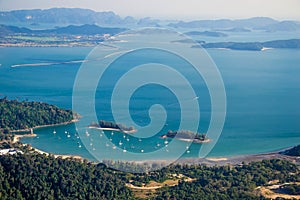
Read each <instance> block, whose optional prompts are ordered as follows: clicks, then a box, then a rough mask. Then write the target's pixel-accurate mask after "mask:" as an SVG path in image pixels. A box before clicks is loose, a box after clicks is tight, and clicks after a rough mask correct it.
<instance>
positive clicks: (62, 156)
mask: <svg viewBox="0 0 300 200" xmlns="http://www.w3.org/2000/svg"><path fill="white" fill-rule="evenodd" d="M31 150H33V151H34V152H37V153H39V154H45V155H46V156H50V155H53V156H54V158H62V159H67V158H73V159H76V160H80V161H83V160H84V158H83V157H81V156H78V155H63V154H52V153H48V152H45V151H43V150H40V149H37V148H35V147H31Z"/></svg>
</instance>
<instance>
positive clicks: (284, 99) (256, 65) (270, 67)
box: [0, 47, 300, 159]
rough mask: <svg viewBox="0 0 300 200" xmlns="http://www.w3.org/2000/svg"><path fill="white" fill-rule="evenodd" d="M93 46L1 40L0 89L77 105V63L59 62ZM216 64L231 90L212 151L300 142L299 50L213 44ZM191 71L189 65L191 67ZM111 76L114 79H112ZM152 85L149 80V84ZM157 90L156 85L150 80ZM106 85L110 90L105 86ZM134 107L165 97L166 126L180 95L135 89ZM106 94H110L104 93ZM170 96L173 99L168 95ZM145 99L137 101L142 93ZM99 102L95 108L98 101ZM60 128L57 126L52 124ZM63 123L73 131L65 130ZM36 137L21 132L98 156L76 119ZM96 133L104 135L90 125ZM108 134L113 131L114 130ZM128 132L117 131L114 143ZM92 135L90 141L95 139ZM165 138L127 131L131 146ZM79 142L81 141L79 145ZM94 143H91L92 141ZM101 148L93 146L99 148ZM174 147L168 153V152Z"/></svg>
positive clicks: (52, 147) (41, 142)
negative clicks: (5, 43) (9, 44)
mask: <svg viewBox="0 0 300 200" xmlns="http://www.w3.org/2000/svg"><path fill="white" fill-rule="evenodd" d="M90 50H91V48H83V47H78V48H29V47H28V48H0V64H1V66H0V95H1V96H8V97H9V98H10V99H15V98H18V99H20V100H30V101H43V102H47V103H51V104H55V105H58V106H60V107H63V108H72V87H73V83H74V80H75V76H76V73H77V70H78V69H79V67H80V64H78V63H72V64H59V62H62V61H71V60H82V59H84V58H85V57H86V55H87V54H88V53H89V51H90ZM208 52H209V54H210V56H211V57H212V58H213V60H214V61H215V63H216V65H217V66H218V68H219V70H220V72H221V75H222V77H223V80H224V84H225V88H226V93H227V116H226V121H225V126H224V129H223V131H222V134H221V137H220V139H219V141H218V143H217V145H216V146H215V147H214V149H213V151H212V152H211V153H210V154H209V156H221V157H222V156H233V155H243V154H254V153H262V152H269V151H274V150H279V149H282V148H286V147H289V146H293V145H296V144H299V143H300V105H299V102H300V79H299V74H300V51H299V50H283V49H274V50H268V51H262V52H249V51H227V50H209V51H208ZM44 62H51V63H58V64H55V65H49V66H40V67H33V66H31V67H17V68H11V66H12V65H16V64H28V63H44ZM187 73H188V72H187ZM107 82H109V80H108V81H107ZM146 89H147V88H146ZM148 89H150V90H152V93H156V92H157V91H158V89H157V88H148ZM199 90H200V91H201V92H200V94H201V95H202V96H203V98H201V102H200V103H201V109H202V110H201V115H202V121H201V123H200V124H201V126H200V129H199V131H201V132H205V130H206V129H207V127H208V124H209V117H210V114H209V111H210V103H209V100H208V97H207V95H208V94H207V91H206V90H205V88H204V87H203V83H199ZM104 92H105V91H104ZM136 95H137V96H136V99H137V101H136V102H135V106H136V107H135V108H134V109H135V110H138V111H143V108H144V107H145V105H144V104H145V102H147V103H153V102H156V101H158V100H163V101H164V103H165V105H174V106H169V111H170V113H172V114H171V115H170V119H169V121H168V127H165V130H162V132H163V131H166V130H168V129H175V127H176V123H173V122H174V121H173V120H174V119H176V116H177V114H178V113H177V112H176V111H177V109H178V107H176V102H175V103H173V101H174V100H173V98H172V97H171V96H168V94H165V93H163V94H160V96H161V97H165V98H161V99H157V98H156V99H155V98H154V99H149V96H147V95H146V93H145V92H143V90H141V91H140V92H138V93H136ZM104 97H105V95H104ZM104 97H103V96H101V92H99V93H98V94H97V96H96V99H97V102H96V106H98V107H99V108H101V105H104V104H103V103H105V100H106V99H105V98H104ZM168 98H172V99H168ZM138 100H140V102H139V101H138ZM98 107H97V108H98ZM138 113H140V114H141V116H139V115H136V116H135V117H136V118H137V119H138V118H139V117H140V120H141V122H140V124H141V125H145V124H147V123H149V119H148V118H147V115H146V113H143V112H138ZM97 114H98V115H99V116H101V118H107V119H108V120H109V119H110V116H107V115H105V113H97ZM54 129H55V130H56V132H57V133H56V134H53V130H54ZM65 131H67V132H68V133H70V137H69V138H68V137H67V135H66V134H65ZM35 132H36V133H37V134H38V137H36V138H23V139H22V142H25V143H30V144H32V146H34V147H37V148H39V149H41V150H44V151H48V152H51V153H56V154H71V155H74V154H75V155H81V156H83V157H86V158H89V159H93V157H92V156H91V155H90V154H89V152H88V151H87V150H86V149H85V148H84V145H82V143H81V141H80V140H79V139H78V138H77V136H76V135H75V134H76V130H75V126H74V125H72V124H71V125H67V126H60V127H51V128H44V129H39V130H36V131H35ZM89 132H90V134H91V136H93V135H96V134H97V135H99V132H97V131H89ZM105 134H107V135H109V134H110V132H106V133H105ZM122 137H123V135H120V134H119V135H117V134H115V136H114V138H113V142H114V143H116V144H117V143H118V142H119V141H120V140H122ZM91 143H92V142H91ZM157 143H160V144H163V141H162V140H161V139H159V138H158V137H157V136H156V137H152V138H151V139H150V140H148V141H147V142H145V141H142V142H140V141H138V140H137V139H135V138H134V137H131V138H130V144H129V143H128V144H124V145H128V146H127V149H129V148H130V147H132V145H134V149H133V150H132V151H137V152H138V151H140V150H141V149H143V150H145V151H151V150H153V148H157V147H155V145H156V144H157ZM79 146H81V148H79ZM199 146H200V145H197V144H195V145H192V146H191V147H190V152H189V153H186V154H185V156H187V157H196V156H198V149H199ZM88 148H90V149H92V150H93V148H92V145H91V147H88ZM97 150H98V149H95V151H97ZM101 150H102V151H103V152H104V154H105V153H107V154H109V153H110V151H112V148H111V146H110V147H107V148H103V149H101ZM171 156H172V154H171V153H170V157H171ZM123 158H124V159H126V154H124V155H123Z"/></svg>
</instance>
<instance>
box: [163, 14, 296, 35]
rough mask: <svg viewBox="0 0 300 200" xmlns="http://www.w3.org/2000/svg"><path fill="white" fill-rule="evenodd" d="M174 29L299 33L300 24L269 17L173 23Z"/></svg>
mask: <svg viewBox="0 0 300 200" xmlns="http://www.w3.org/2000/svg"><path fill="white" fill-rule="evenodd" d="M169 26H171V27H173V28H207V29H211V30H220V29H223V30H222V31H224V30H225V31H226V30H227V31H232V32H247V31H249V29H253V30H264V31H297V30H300V23H299V22H296V21H277V20H274V19H272V18H268V17H254V18H250V19H238V20H230V19H220V20H197V21H190V22H183V21H180V22H177V23H171V24H169Z"/></svg>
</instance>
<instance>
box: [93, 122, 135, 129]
mask: <svg viewBox="0 0 300 200" xmlns="http://www.w3.org/2000/svg"><path fill="white" fill-rule="evenodd" d="M90 127H95V128H109V129H116V130H119V131H121V132H135V131H136V130H135V128H134V127H133V126H130V127H127V126H125V125H123V124H119V123H115V122H109V121H104V120H100V121H99V122H98V123H92V124H91V125H90Z"/></svg>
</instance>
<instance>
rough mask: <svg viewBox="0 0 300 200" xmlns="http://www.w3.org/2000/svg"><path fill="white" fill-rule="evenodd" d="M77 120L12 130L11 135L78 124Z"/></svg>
mask: <svg viewBox="0 0 300 200" xmlns="http://www.w3.org/2000/svg"><path fill="white" fill-rule="evenodd" d="M78 120H79V119H72V120H71V121H68V122H62V123H58V124H45V125H40V126H35V127H32V128H26V129H19V130H12V131H11V133H13V134H15V133H24V132H30V131H31V130H34V129H40V128H46V127H53V126H63V125H67V124H72V123H75V122H78ZM15 135H17V134H15Z"/></svg>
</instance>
